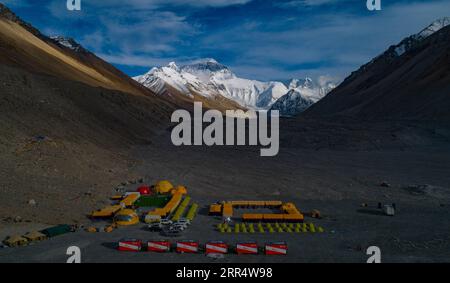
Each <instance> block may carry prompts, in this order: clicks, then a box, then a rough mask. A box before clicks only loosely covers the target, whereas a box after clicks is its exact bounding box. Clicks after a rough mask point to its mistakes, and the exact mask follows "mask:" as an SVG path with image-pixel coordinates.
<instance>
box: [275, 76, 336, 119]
mask: <svg viewBox="0 0 450 283" xmlns="http://www.w3.org/2000/svg"><path fill="white" fill-rule="evenodd" d="M335 87H336V85H335V84H334V83H332V82H330V81H324V80H319V82H317V83H315V82H314V81H313V80H312V79H311V78H306V79H303V80H299V79H293V80H292V81H291V82H290V83H289V92H288V93H287V94H286V95H284V96H283V97H281V98H280V99H278V100H277V101H276V102H275V103H274V104H273V105H272V107H271V110H278V111H280V115H281V116H295V115H298V114H300V113H302V112H303V111H305V110H306V109H308V108H309V107H310V106H312V105H313V104H315V103H316V102H318V101H319V100H320V99H322V98H323V97H325V95H327V94H328V93H329V92H330V91H332V90H333V89H334V88H335Z"/></svg>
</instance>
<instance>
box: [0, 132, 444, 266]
mask: <svg viewBox="0 0 450 283" xmlns="http://www.w3.org/2000/svg"><path fill="white" fill-rule="evenodd" d="M289 135H290V138H289V140H291V141H292V139H294V140H299V139H300V135H301V133H294V132H293V131H290V134H289ZM297 135H298V137H297ZM168 138H169V132H167V133H164V134H163V135H162V136H161V137H160V139H159V142H157V143H155V144H153V145H151V146H137V147H135V148H134V149H133V153H132V155H133V156H132V157H133V159H139V160H143V162H142V163H138V165H135V166H134V167H132V168H131V169H130V171H132V172H133V173H134V174H136V175H137V176H145V178H146V180H151V181H152V182H154V181H156V180H160V179H168V180H172V181H173V182H174V183H175V184H183V185H185V186H187V188H188V190H189V193H190V195H191V196H192V198H193V200H194V201H195V202H198V203H199V204H201V211H200V215H199V216H198V218H197V219H196V220H195V222H194V224H193V225H192V226H191V227H190V228H189V231H188V232H187V233H186V235H184V236H183V238H188V239H195V240H200V241H201V242H203V243H204V242H206V241H210V240H225V241H227V242H229V243H235V242H236V241H242V240H244V241H245V240H257V241H258V242H260V243H264V242H270V241H287V242H288V244H289V247H290V251H289V255H288V256H287V257H266V256H262V255H261V256H250V257H242V256H240V257H238V256H234V255H229V256H225V258H224V259H218V260H213V259H211V258H208V257H206V256H204V255H177V254H166V255H160V254H148V253H142V254H123V253H119V252H117V251H116V250H115V249H114V242H117V241H118V240H119V239H121V238H123V237H136V238H141V239H143V240H149V239H160V238H161V237H162V236H161V235H159V234H158V233H152V232H148V231H146V230H145V228H144V225H140V226H136V227H132V228H126V229H119V230H116V231H114V232H113V233H111V234H105V233H100V234H89V233H86V232H77V233H75V234H69V235H66V236H62V237H59V238H55V239H52V240H50V241H47V242H44V243H41V244H37V245H33V246H29V247H24V248H17V249H10V248H9V249H0V262H10V261H13V262H41V261H44V262H64V261H65V259H66V256H65V250H66V248H67V247H68V246H69V245H76V246H79V247H80V248H81V249H82V253H83V261H84V262H130V261H131V262H365V261H366V260H367V258H368V256H367V255H366V253H365V252H366V249H367V247H369V246H374V245H375V246H378V247H380V248H381V251H382V261H384V262H449V261H450V252H449V250H450V249H449V248H450V226H449V225H448V219H449V217H450V209H449V208H450V175H449V174H448V172H450V146H449V143H448V142H447V140H445V139H440V140H439V142H437V143H436V144H434V145H433V146H425V145H423V146H415V147H408V146H406V147H403V148H397V147H392V148H391V149H389V148H387V149H376V150H375V149H368V148H365V147H364V146H363V147H360V148H359V149H358V150H354V149H351V150H350V149H348V150H345V149H330V148H328V149H327V148H323V149H317V148H310V147H309V146H307V145H306V144H305V145H304V146H298V145H296V143H294V142H291V143H289V144H286V143H284V146H283V144H282V148H281V150H280V154H279V155H278V156H277V157H274V158H262V157H260V156H259V149H258V148H231V147H213V148H206V147H180V148H176V147H173V146H172V145H170V144H169V140H168ZM282 140H283V139H282ZM313 140H314V139H313ZM359 144H360V143H359ZM370 144H372V143H370ZM403 145H405V144H403ZM383 182H387V183H389V184H390V186H389V187H383V186H381V185H380V184H381V183H383ZM421 185H427V186H422V187H421ZM132 187H133V185H131V186H130V188H132ZM110 193H111V194H112V193H113V190H112V189H111V192H110ZM103 194H106V192H103ZM240 199H248V200H262V199H264V200H272V199H276V200H283V201H292V202H294V203H296V205H297V207H298V208H299V209H300V210H302V211H310V210H312V209H318V210H320V211H321V212H322V214H323V216H324V218H323V219H321V220H312V219H309V220H308V221H312V222H314V223H316V224H317V225H320V226H322V227H323V228H324V229H325V233H323V234H288V233H284V234H274V235H271V234H262V235H260V234H254V235H253V234H245V235H243V234H239V235H235V234H220V233H219V232H217V231H215V229H214V225H216V224H218V223H219V222H220V220H219V219H215V218H212V217H210V216H207V207H208V205H209V204H210V203H212V202H216V201H219V200H240ZM379 202H381V203H384V204H391V203H395V204H396V206H397V214H396V216H394V217H388V216H384V215H381V214H379V213H378V212H377V210H376V206H377V204H378V203H379ZM363 203H366V204H368V207H367V208H364V207H362V206H361V204H363ZM75 209H76V208H75ZM80 213H87V211H83V212H80ZM11 225H15V224H11ZM8 227H11V226H10V225H9V226H8ZM9 231H10V230H9Z"/></svg>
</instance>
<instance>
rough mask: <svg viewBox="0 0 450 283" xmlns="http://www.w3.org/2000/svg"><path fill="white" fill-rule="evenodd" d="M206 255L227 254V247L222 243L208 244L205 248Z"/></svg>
mask: <svg viewBox="0 0 450 283" xmlns="http://www.w3.org/2000/svg"><path fill="white" fill-rule="evenodd" d="M205 250H206V254H227V253H228V245H227V244H226V243H224V242H209V243H207V244H206V246H205Z"/></svg>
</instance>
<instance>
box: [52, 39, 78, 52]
mask: <svg viewBox="0 0 450 283" xmlns="http://www.w3.org/2000/svg"><path fill="white" fill-rule="evenodd" d="M50 39H51V40H52V41H53V42H55V43H56V44H58V45H61V46H64V47H67V48H69V49H72V50H73V51H76V52H82V51H85V49H84V48H83V46H81V44H79V43H78V42H76V41H75V40H74V39H73V38H71V37H65V36H60V35H58V36H51V37H50Z"/></svg>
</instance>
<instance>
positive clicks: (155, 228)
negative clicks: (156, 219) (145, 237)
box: [148, 223, 163, 231]
mask: <svg viewBox="0 0 450 283" xmlns="http://www.w3.org/2000/svg"><path fill="white" fill-rule="evenodd" d="M148 229H149V230H150V231H161V230H162V229H163V225H161V223H150V224H149V225H148Z"/></svg>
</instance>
